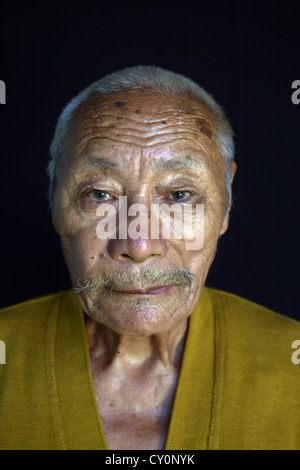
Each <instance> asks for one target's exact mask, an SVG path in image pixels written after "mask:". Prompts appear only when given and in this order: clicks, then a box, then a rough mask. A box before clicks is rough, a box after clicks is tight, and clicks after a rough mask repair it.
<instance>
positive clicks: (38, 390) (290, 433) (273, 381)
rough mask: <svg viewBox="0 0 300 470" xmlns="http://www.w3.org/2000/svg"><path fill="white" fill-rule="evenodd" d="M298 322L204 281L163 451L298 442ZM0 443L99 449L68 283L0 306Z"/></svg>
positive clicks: (85, 355)
mask: <svg viewBox="0 0 300 470" xmlns="http://www.w3.org/2000/svg"><path fill="white" fill-rule="evenodd" d="M296 339H300V324H299V323H298V322H296V321H295V320H292V319H290V318H287V317H284V316H282V315H279V314H277V313H274V312H272V311H270V310H268V309H266V308H264V307H261V306H259V305H257V304H255V303H252V302H249V301H247V300H244V299H242V298H240V297H237V296H235V295H232V294H228V293H225V292H221V291H218V290H215V289H211V288H208V287H205V288H204V289H203V292H202V295H201V298H200V302H199V304H198V306H197V308H196V310H195V311H194V312H193V314H192V315H191V317H190V320H189V329H188V335H187V340H186V345H185V350H184V357H183V362H182V368H181V372H180V377H179V382H178V386H177V391H176V396H175V401H174V406H173V411H172V417H171V422H170V426H169V432H168V437H167V441H166V446H165V449H166V450H172V449H173V450H197V449H228V450H229V449H236V450H239V449H262V450H269V449H300V403H299V390H300V364H299V365H298V366H297V365H295V364H293V362H292V360H291V356H292V353H293V350H292V349H291V345H292V343H293V341H294V340H296ZM0 340H2V341H4V342H5V345H6V364H0V449H2V450H3V449H17V450H22V449H26V450H31V449H36V450H43V449H51V450H52V449H91V450H94V449H98V450H106V449H107V443H106V440H105V435H104V431H103V427H102V423H101V418H100V415H99V411H98V406H97V403H96V398H95V392H94V386H93V380H92V375H91V368H90V360H89V350H88V344H87V339H86V334H85V328H84V315H83V312H82V310H81V308H80V306H79V303H78V302H77V299H76V296H75V294H74V293H73V291H72V290H69V291H63V292H60V293H58V294H53V295H49V296H47V297H42V298H38V299H34V300H31V301H28V302H24V303H22V304H19V305H15V306H13V307H9V308H6V309H3V310H1V311H0Z"/></svg>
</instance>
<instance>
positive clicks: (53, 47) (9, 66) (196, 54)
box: [0, 0, 300, 320]
mask: <svg viewBox="0 0 300 470" xmlns="http://www.w3.org/2000/svg"><path fill="white" fill-rule="evenodd" d="M0 5H1V6H0V12H1V18H0V30H1V61H0V79H1V80H4V81H5V83H6V88H7V104H6V105H1V106H0V125H1V127H0V154H1V166H0V168H1V185H0V186H1V188H0V192H1V194H0V196H1V197H0V210H1V212H0V214H1V238H0V240H1V245H0V246H1V279H0V283H1V295H0V307H4V306H7V305H11V304H14V303H17V302H20V301H23V300H27V299H30V298H32V297H35V296H39V295H44V294H48V293H51V292H55V291H59V290H61V289H65V288H69V287H70V281H69V275H68V272H67V269H66V267H65V264H64V261H63V258H62V255H61V250H60V243H59V239H58V237H57V235H56V234H55V232H54V229H53V227H52V223H51V217H50V214H49V212H48V207H47V200H46V192H47V184H48V180H47V175H46V172H45V167H46V165H47V161H48V156H49V155H48V147H49V143H50V140H51V138H52V135H53V131H54V126H55V122H56V119H57V117H58V115H59V113H60V112H61V110H62V108H63V106H64V105H65V104H66V103H67V102H68V101H69V100H70V99H71V98H72V97H73V96H74V95H75V94H77V93H78V92H79V91H80V90H81V89H82V88H83V87H85V86H87V85H89V84H90V83H91V82H92V81H95V80H97V79H99V78H100V77H102V76H103V75H105V74H107V73H110V72H113V71H116V70H119V69H121V68H123V67H126V66H131V65H138V64H143V65H157V66H161V67H163V68H167V69H170V70H173V71H175V72H179V73H182V74H184V75H186V76H188V77H190V78H192V79H193V80H195V81H196V82H198V83H199V84H200V85H202V86H203V87H204V88H206V89H207V90H208V91H209V92H210V93H212V94H213V96H214V97H215V98H216V99H217V101H219V103H220V104H221V105H222V106H223V107H224V108H225V110H226V112H227V115H228V117H229V119H230V121H231V123H232V125H233V128H234V130H235V134H236V159H237V163H238V173H237V175H236V179H235V183H234V197H235V203H234V208H233V210H232V214H231V223H230V227H229V231H228V232H227V234H226V235H224V237H222V239H221V240H220V244H219V251H218V254H217V257H216V260H215V262H214V264H213V266H212V268H211V272H210V274H209V277H208V281H207V284H208V285H210V286H213V287H216V288H219V289H222V290H227V291H230V292H233V293H235V294H238V295H241V296H243V297H246V298H248V299H250V300H253V301H255V302H258V303H260V304H262V305H265V306H267V307H269V308H271V309H273V310H275V311H278V312H281V313H283V314H285V315H287V316H290V317H293V318H296V319H298V320H300V311H299V307H298V305H299V302H298V296H299V288H298V283H299V275H298V273H299V250H298V233H299V222H298V219H299V210H298V205H299V196H298V192H299V158H300V104H299V105H294V104H293V103H292V101H291V95H292V92H293V90H292V89H291V84H292V82H293V81H294V80H297V79H298V80H300V2H299V1H297V2H296V1H285V2H276V3H275V2H274V1H260V2H257V1H248V0H246V1H226V0H225V1H213V0H212V1H201V0H198V1H195V2H192V3H189V2H180V3H176V2H163V1H161V2H140V3H131V2H102V1H99V2H93V3H92V2H89V1H85V2H72V3H68V2H64V1H62V2H42V1H39V2H22V3H21V2H20V3H18V2H3V1H2V2H1V4H0Z"/></svg>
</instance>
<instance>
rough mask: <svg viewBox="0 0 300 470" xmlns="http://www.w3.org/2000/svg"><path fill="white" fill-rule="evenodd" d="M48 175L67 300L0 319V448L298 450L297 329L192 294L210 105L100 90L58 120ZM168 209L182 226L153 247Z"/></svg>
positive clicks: (185, 93)
mask: <svg viewBox="0 0 300 470" xmlns="http://www.w3.org/2000/svg"><path fill="white" fill-rule="evenodd" d="M48 169H49V174H50V201H51V208H52V217H53V223H54V226H55V229H56V231H57V233H58V234H59V236H60V239H61V244H62V250H63V254H64V257H65V260H66V263H67V266H68V269H69V272H70V276H71V279H72V283H73V289H72V290H71V291H64V292H60V293H58V294H54V295H49V296H47V297H43V298H38V299H34V300H32V301H29V302H25V303H23V304H20V305H17V306H13V307H10V308H7V309H4V310H3V311H2V312H1V315H0V336H1V340H2V341H4V342H5V345H6V364H2V365H1V366H0V367H1V369H0V374H1V376H0V377H1V389H0V447H1V448H3V449H102V450H105V449H281V448H288V449H297V448H300V405H299V396H298V395H299V387H300V375H299V370H297V365H295V364H294V363H293V361H292V360H291V356H292V352H293V351H292V349H291V345H292V343H293V341H294V340H296V339H298V338H300V327H299V324H298V323H297V322H295V321H293V320H291V319H288V318H285V317H283V316H281V315H279V314H276V313H273V312H271V311H269V310H267V309H266V308H263V307H260V306H258V305H256V304H254V303H251V302H249V301H247V300H244V299H241V298H239V297H237V296H234V295H231V294H228V293H224V292H221V291H217V290H214V289H211V288H208V287H204V284H205V280H206V277H207V273H208V270H209V268H210V266H211V263H212V262H213V259H214V257H215V253H216V248H217V243H218V239H219V237H220V236H221V235H222V234H224V232H225V231H226V230H227V226H228V217H229V211H230V206H231V183H232V180H233V177H234V174H235V170H236V164H235V162H234V159H233V139H232V131H231V128H230V125H229V123H228V121H227V119H226V117H225V114H224V113H223V111H222V110H221V108H220V107H219V106H218V104H217V103H216V102H215V101H214V100H213V98H212V97H211V96H210V95H208V94H207V93H206V92H205V91H204V90H203V89H202V88H200V87H199V86H198V85H196V84H195V83H193V82H192V81H191V80H189V79H187V78H185V77H183V76H180V75H178V74H175V73H172V72H168V71H165V70H162V69H159V68H155V67H142V66H140V67H133V68H128V69H125V70H122V71H120V72H117V73H114V74H112V75H109V76H107V77H105V78H103V79H101V80H99V81H98V82H96V83H94V84H92V85H91V86H90V87H88V88H87V89H85V90H84V91H83V92H81V93H80V94H79V95H78V96H77V97H75V98H74V99H73V100H72V101H71V102H70V103H69V104H68V105H67V106H66V108H65V109H64V110H63V112H62V114H61V116H60V118H59V120H58V123H57V127H56V132H55V135H54V138H53V141H52V145H51V161H50V164H49V167H48ZM125 200H126V201H125ZM121 202H122V204H121ZM125 202H126V209H125V212H124V207H125V206H124V203H125ZM135 204H137V205H138V206H134V205H135ZM122 205H123V206H122ZM173 205H176V207H177V208H179V209H180V210H182V212H183V213H185V212H184V211H185V209H186V208H188V207H189V208H190V212H187V213H188V214H189V216H188V217H187V218H186V224H185V225H186V226H185V227H183V228H182V226H181V228H180V225H179V226H176V224H175V215H174V214H175V212H173V213H171V211H169V215H170V217H169V221H170V227H169V228H170V231H169V236H165V237H164V236H162V226H163V221H164V220H166V215H168V214H167V212H168V211H167V210H166V208H171V207H173ZM121 206H122V207H121ZM160 206H161V207H164V208H165V209H163V210H162V211H161V212H157V207H160ZM134 207H135V208H136V207H138V208H139V210H138V211H136V210H133V208H134ZM153 207H154V209H155V210H156V212H155V210H152V208H153ZM198 207H202V208H203V210H202V211H199V212H198V211H197V208H198ZM143 208H144V209H145V211H144V212H143ZM173 208H174V207H173ZM121 212H122V214H123V216H122V217H121V218H120V217H119V218H118V217H117V218H116V217H115V216H118V215H119V214H120V213H121ZM141 212H143V215H144V218H138V217H139V215H141ZM135 216H136V217H137V218H138V223H137V221H136V218H135ZM153 220H156V224H157V227H158V232H157V233H158V236H154V235H153V232H152V225H151V224H150V222H151V223H152V221H153ZM101 221H102V222H103V221H105V224H104V225H103V226H102V227H101V226H99V223H101ZM134 221H135V223H136V225H135V226H134V227H135V228H134V229H133V228H132V227H133V226H132V225H130V224H132V223H134ZM147 221H148V222H149V224H148V225H147ZM159 224H161V225H159ZM142 225H143V227H142ZM130 226H131V229H132V230H131V234H130V233H129V232H130V230H129V228H130ZM150 226H151V229H150ZM157 227H156V228H157ZM178 227H179V228H178ZM142 229H143V230H142ZM200 231H203V237H202V238H201V237H200V238H198V242H199V243H194V244H193V241H194V242H195V240H197V236H199V233H200ZM179 232H180V233H179ZM105 233H106V236H105ZM157 233H156V235H157ZM199 240H200V241H199ZM299 367H300V365H299Z"/></svg>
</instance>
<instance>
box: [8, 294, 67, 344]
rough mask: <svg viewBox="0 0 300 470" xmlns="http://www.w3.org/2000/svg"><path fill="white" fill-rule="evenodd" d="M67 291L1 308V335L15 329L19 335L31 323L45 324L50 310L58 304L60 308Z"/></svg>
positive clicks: (36, 324) (35, 324)
mask: <svg viewBox="0 0 300 470" xmlns="http://www.w3.org/2000/svg"><path fill="white" fill-rule="evenodd" d="M67 292H69V291H68V290H66V291H61V292H57V293H54V294H49V295H45V296H42V297H37V298H34V299H31V300H27V301H25V302H21V303H18V304H16V305H11V306H9V307H5V308H2V309H0V331H1V336H3V334H5V333H8V332H9V331H14V332H15V334H16V335H17V334H18V331H19V330H20V329H21V328H22V327H29V326H30V325H32V326H35V327H38V325H41V324H44V323H45V321H46V318H47V315H48V312H49V311H50V310H52V309H53V308H56V306H57V308H59V305H60V303H61V301H62V299H63V298H64V296H65V295H66V293H67Z"/></svg>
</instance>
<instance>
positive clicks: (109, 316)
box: [53, 92, 227, 336]
mask: <svg viewBox="0 0 300 470" xmlns="http://www.w3.org/2000/svg"><path fill="white" fill-rule="evenodd" d="M74 123H75V124H74V127H73V130H72V132H71V135H70V136H69V138H68V142H67V145H66V147H67V149H66V152H65V155H64V156H63V157H61V159H60V160H59V162H58V163H57V169H56V175H57V177H56V181H57V185H56V191H55V194H54V217H53V220H54V224H55V227H56V230H57V232H58V233H59V235H60V237H61V242H62V249H63V253H64V256H65V260H66V263H67V266H68V268H69V272H70V275H71V279H72V283H73V286H74V287H78V286H79V285H81V286H86V285H89V284H87V283H88V282H89V283H91V287H90V288H87V289H83V290H81V291H80V292H78V293H77V297H78V300H79V302H80V304H81V306H82V308H83V310H84V311H85V313H86V314H88V315H89V316H91V317H92V318H94V319H96V320H97V321H99V322H100V323H102V324H104V325H105V326H107V327H109V328H111V329H112V330H114V331H116V332H118V333H120V334H127V335H145V336H149V335H152V334H158V333H163V332H165V331H168V330H170V329H172V327H174V326H175V325H176V324H178V322H181V321H182V320H184V319H186V318H187V317H188V316H189V315H190V314H191V313H192V312H193V311H194V309H195V307H196V305H197V302H198V300H199V297H200V294H201V291H202V288H203V285H204V283H205V279H206V276H207V273H208V270H209V267H210V265H211V263H212V261H213V259H214V256H215V252H216V247H217V242H218V238H219V236H220V235H221V234H222V233H224V231H225V230H226V228H227V217H226V218H225V220H224V211H225V208H226V204H227V195H226V189H225V162H224V160H223V158H222V157H221V156H220V154H219V151H218V147H217V145H216V140H215V136H216V129H215V125H214V121H213V118H212V115H211V112H210V111H209V110H208V109H207V108H206V107H205V106H203V105H202V104H201V103H199V102H197V101H195V100H192V99H187V98H178V97H177V98H175V97H170V96H161V95H151V96H149V95H148V96H147V95H144V96H143V94H142V93H141V92H139V93H137V92H135V93H133V92H122V93H121V92H118V93H114V94H111V95H107V96H105V97H104V96H102V97H101V96H94V97H92V98H91V99H89V101H87V102H85V103H83V104H82V105H81V106H80V107H79V108H78V109H77V111H76V115H75V120H74ZM120 196H126V197H127V206H128V208H129V207H130V206H131V205H132V204H135V203H141V204H143V205H144V206H145V207H146V208H147V209H148V210H149V214H151V204H167V205H169V206H170V205H172V204H175V203H177V204H179V205H180V206H181V207H182V209H183V210H184V208H185V206H186V205H187V204H189V205H192V207H193V210H194V213H195V207H196V204H203V205H204V244H203V246H202V247H201V248H198V249H196V250H189V249H187V238H188V237H189V234H185V235H184V236H183V237H182V238H181V239H174V237H170V238H169V239H166V238H162V236H160V237H159V238H158V239H152V238H151V234H150V231H149V236H148V237H142V238H138V239H132V238H130V237H127V238H123V239H119V237H118V235H119V234H118V230H119V226H118V223H117V226H116V227H117V228H116V238H108V239H106V240H104V239H100V238H99V237H98V236H97V232H96V228H97V224H98V223H99V215H97V213H96V212H97V209H98V208H99V206H101V204H104V203H105V204H111V205H113V206H114V208H115V209H116V213H118V210H119V198H120ZM132 219H133V217H128V224H129V223H130V221H132ZM149 230H150V229H149ZM78 280H79V282H78Z"/></svg>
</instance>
